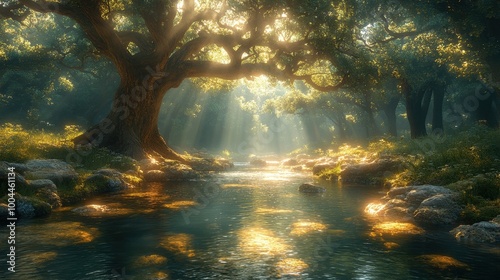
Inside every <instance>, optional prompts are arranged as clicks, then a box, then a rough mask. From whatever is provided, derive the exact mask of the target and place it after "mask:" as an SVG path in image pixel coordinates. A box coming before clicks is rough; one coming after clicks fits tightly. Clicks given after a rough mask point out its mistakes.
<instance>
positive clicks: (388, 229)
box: [370, 222, 425, 237]
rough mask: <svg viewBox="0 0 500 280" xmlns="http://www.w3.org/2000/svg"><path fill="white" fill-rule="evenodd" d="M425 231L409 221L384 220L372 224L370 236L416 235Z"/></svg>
mask: <svg viewBox="0 0 500 280" xmlns="http://www.w3.org/2000/svg"><path fill="white" fill-rule="evenodd" d="M424 232H425V231H424V230H423V229H422V228H420V227H418V226H416V225H414V224H411V223H398V222H386V223H379V224H376V225H375V226H373V228H372V232H371V233H370V236H372V237H376V236H382V235H417V234H423V233H424Z"/></svg>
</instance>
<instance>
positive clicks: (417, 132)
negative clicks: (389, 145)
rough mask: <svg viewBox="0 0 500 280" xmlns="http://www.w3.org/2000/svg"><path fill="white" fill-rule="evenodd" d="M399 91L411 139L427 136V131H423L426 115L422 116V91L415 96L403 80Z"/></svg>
mask: <svg viewBox="0 0 500 280" xmlns="http://www.w3.org/2000/svg"><path fill="white" fill-rule="evenodd" d="M401 90H402V92H403V95H404V97H405V105H406V117H407V118H408V123H409V124H410V134H411V138H413V139H415V138H420V137H424V136H427V131H426V129H425V118H426V116H427V114H425V115H424V114H423V109H422V99H423V97H424V93H423V92H422V91H419V92H417V94H416V93H415V92H413V90H412V88H411V86H410V84H409V83H408V81H406V80H405V79H403V80H402V81H401ZM425 112H427V111H425Z"/></svg>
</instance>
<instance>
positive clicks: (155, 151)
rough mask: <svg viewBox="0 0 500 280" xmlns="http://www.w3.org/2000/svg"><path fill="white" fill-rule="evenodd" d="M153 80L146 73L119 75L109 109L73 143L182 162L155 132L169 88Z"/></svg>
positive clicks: (137, 157) (131, 155)
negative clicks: (125, 77)
mask: <svg viewBox="0 0 500 280" xmlns="http://www.w3.org/2000/svg"><path fill="white" fill-rule="evenodd" d="M146 81H149V82H148V83H146ZM154 81H155V80H154V79H151V75H147V74H146V75H144V77H143V78H129V79H124V78H123V77H122V82H121V84H120V86H119V87H118V90H117V91H116V94H115V97H114V102H113V107H112V110H111V112H110V113H109V114H108V115H107V117H106V118H104V119H103V120H102V121H101V122H100V123H98V124H96V125H94V126H93V127H91V128H90V129H88V130H87V131H86V132H85V133H84V134H82V135H80V136H78V137H76V138H75V139H74V140H73V142H74V143H75V146H79V145H92V146H94V147H105V148H108V149H110V150H112V151H114V152H118V153H121V154H124V155H127V156H130V157H132V158H135V159H144V158H148V157H153V158H158V157H163V158H167V159H174V160H179V161H182V162H185V159H184V158H183V157H182V156H181V155H179V154H177V153H176V152H175V151H173V150H172V149H171V148H169V147H168V145H167V143H166V141H165V140H164V139H163V137H162V136H161V135H160V133H159V131H158V116H159V113H160V108H161V104H162V99H163V96H164V95H165V92H166V91H167V90H168V88H169V87H168V86H167V87H161V88H157V87H156V86H154V85H153V84H154ZM170 87H173V86H170Z"/></svg>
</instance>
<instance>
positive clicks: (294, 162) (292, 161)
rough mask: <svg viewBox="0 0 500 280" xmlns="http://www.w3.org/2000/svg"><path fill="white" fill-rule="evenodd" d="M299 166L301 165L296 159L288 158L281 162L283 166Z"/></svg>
mask: <svg viewBox="0 0 500 280" xmlns="http://www.w3.org/2000/svg"><path fill="white" fill-rule="evenodd" d="M298 164H299V162H298V161H297V160H296V159H294V158H288V159H285V160H283V161H281V166H294V165H298Z"/></svg>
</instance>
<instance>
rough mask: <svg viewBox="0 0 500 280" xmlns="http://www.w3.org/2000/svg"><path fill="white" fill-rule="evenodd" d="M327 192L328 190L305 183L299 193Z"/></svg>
mask: <svg viewBox="0 0 500 280" xmlns="http://www.w3.org/2000/svg"><path fill="white" fill-rule="evenodd" d="M325 191H326V189H325V188H324V187H321V186H315V185H313V184H309V183H304V184H302V185H300V187H299V192H303V193H323V192H325Z"/></svg>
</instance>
